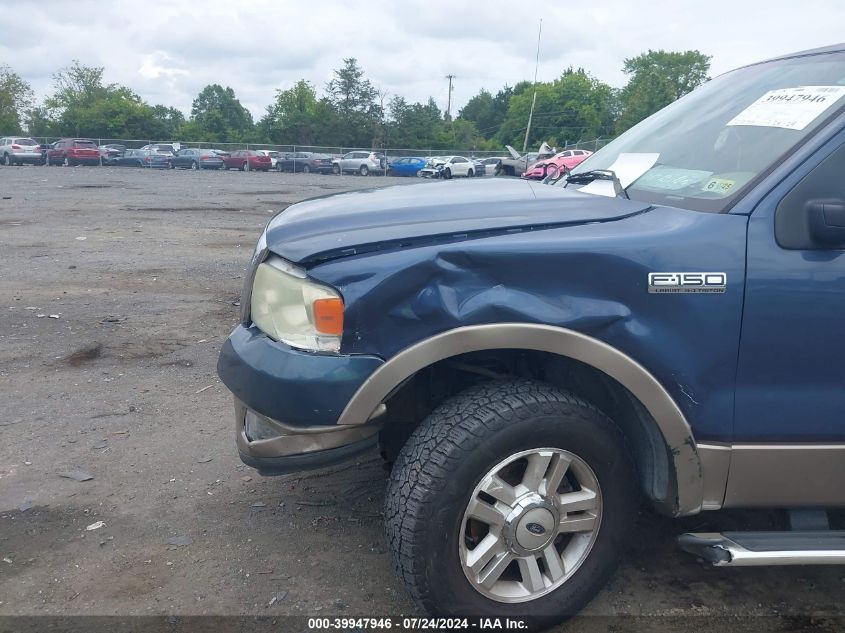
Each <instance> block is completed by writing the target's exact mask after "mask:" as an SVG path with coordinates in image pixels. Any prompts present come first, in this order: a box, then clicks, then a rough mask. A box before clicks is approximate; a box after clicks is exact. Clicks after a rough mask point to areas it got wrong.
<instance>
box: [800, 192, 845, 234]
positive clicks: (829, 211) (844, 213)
mask: <svg viewBox="0 0 845 633" xmlns="http://www.w3.org/2000/svg"><path fill="white" fill-rule="evenodd" d="M804 213H805V215H806V216H807V225H808V228H809V229H810V236H811V237H812V238H813V241H815V242H818V243H819V244H822V245H824V246H845V200H838V199H829V200H809V201H808V202H806V203H805V204H804Z"/></svg>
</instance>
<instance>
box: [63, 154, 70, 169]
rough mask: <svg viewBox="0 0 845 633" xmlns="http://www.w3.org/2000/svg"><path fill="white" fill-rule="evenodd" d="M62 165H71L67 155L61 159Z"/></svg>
mask: <svg viewBox="0 0 845 633" xmlns="http://www.w3.org/2000/svg"><path fill="white" fill-rule="evenodd" d="M62 166H63V167H70V166H71V162H70V159H69V158H68V157H67V156H65V159H64V160H63V161H62Z"/></svg>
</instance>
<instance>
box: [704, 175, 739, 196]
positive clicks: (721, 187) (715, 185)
mask: <svg viewBox="0 0 845 633" xmlns="http://www.w3.org/2000/svg"><path fill="white" fill-rule="evenodd" d="M735 184H736V180H728V179H727V178H711V179H710V180H708V181H707V182H706V183H704V186H703V187H702V188H701V190H702V191H712V192H713V193H721V194H727V193H728V192H729V191H730V190H731V188H732V187H733V186H734V185H735Z"/></svg>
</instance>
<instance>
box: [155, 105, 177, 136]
mask: <svg viewBox="0 0 845 633" xmlns="http://www.w3.org/2000/svg"><path fill="white" fill-rule="evenodd" d="M153 116H154V121H155V123H154V128H153V132H154V133H151V134H150V135H149V136H150V137H151V138H155V139H159V140H173V139H177V138H179V135H180V132H181V130H182V126H184V125H185V115H184V114H182V111H181V110H178V109H176V108H173V107H169V106H164V105H155V106H153Z"/></svg>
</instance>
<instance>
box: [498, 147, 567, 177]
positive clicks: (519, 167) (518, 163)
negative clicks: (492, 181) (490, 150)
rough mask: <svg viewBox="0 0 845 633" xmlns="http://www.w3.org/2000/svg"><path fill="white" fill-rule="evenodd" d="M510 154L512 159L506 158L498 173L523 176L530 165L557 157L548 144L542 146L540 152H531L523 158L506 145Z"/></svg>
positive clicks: (501, 163) (500, 164)
mask: <svg viewBox="0 0 845 633" xmlns="http://www.w3.org/2000/svg"><path fill="white" fill-rule="evenodd" d="M505 147H506V148H507V150H508V151H509V152H510V154H511V157H510V158H505V159H503V160H502V161H501V162H500V163H499V171H498V172H497V173H496V175H497V176H498V175H499V174H502V175H505V176H521V175H522V174H523V172H525V170H526V169H528V166H529V165H532V164H534V163H536V162H537V161H540V160H545V159H547V158H551V157H552V156H554V155H555V150H554V149H552V148H551V147H549V146H548V145H547V144H546V143H543V144H542V145H541V146H540V151H539V152H529V153H528V154H523V155H522V156H520V155H519V153H518V152H517V151H516V150H515V149H514V148H513V147H511V146H510V145H505Z"/></svg>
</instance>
